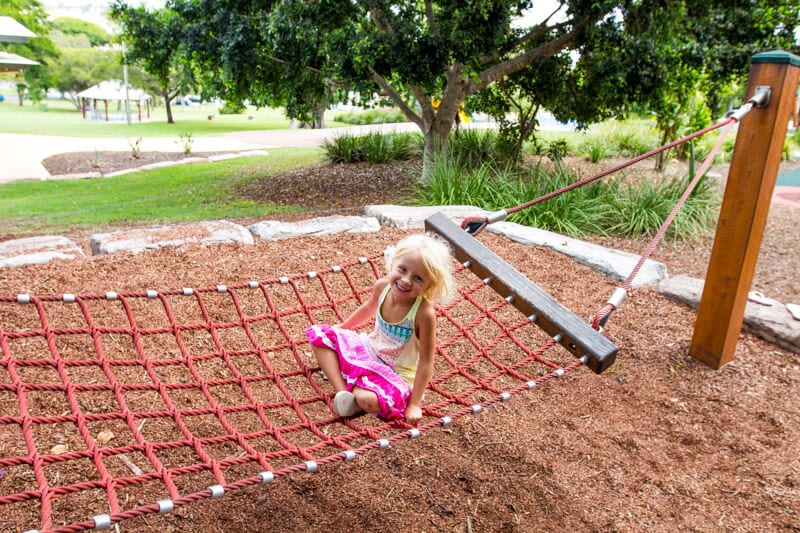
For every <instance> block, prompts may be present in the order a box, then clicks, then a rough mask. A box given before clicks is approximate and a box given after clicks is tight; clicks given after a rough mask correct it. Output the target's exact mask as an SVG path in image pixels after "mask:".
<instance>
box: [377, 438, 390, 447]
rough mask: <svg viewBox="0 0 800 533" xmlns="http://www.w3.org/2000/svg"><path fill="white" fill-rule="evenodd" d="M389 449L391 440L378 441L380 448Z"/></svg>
mask: <svg viewBox="0 0 800 533" xmlns="http://www.w3.org/2000/svg"><path fill="white" fill-rule="evenodd" d="M388 447H389V439H378V448H381V449H383V448H388Z"/></svg>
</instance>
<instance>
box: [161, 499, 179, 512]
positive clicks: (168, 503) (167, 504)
mask: <svg viewBox="0 0 800 533" xmlns="http://www.w3.org/2000/svg"><path fill="white" fill-rule="evenodd" d="M174 508H175V504H173V503H172V500H159V501H158V514H167V513H171V512H172V510H173V509H174Z"/></svg>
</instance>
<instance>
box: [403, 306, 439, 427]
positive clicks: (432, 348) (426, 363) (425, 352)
mask: <svg viewBox="0 0 800 533" xmlns="http://www.w3.org/2000/svg"><path fill="white" fill-rule="evenodd" d="M416 326H417V335H418V337H419V361H418V362H417V374H416V376H415V377H414V387H413V389H412V390H411V396H410V397H409V399H408V406H407V407H406V411H405V416H406V422H408V423H409V424H416V423H418V422H419V421H420V420H422V407H421V405H422V396H423V395H424V394H425V389H426V388H427V387H428V383H429V382H430V380H431V377H432V376H433V356H434V354H435V352H436V311H435V309H434V307H433V305H432V304H430V303H429V302H427V301H423V303H422V305H420V307H419V310H418V311H417V319H416Z"/></svg>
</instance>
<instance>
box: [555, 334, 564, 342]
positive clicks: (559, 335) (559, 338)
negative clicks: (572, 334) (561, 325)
mask: <svg viewBox="0 0 800 533" xmlns="http://www.w3.org/2000/svg"><path fill="white" fill-rule="evenodd" d="M563 338H564V336H563V335H561V333H559V334H558V335H556V336H555V337H553V340H554V341H556V342H561V340H562V339H563Z"/></svg>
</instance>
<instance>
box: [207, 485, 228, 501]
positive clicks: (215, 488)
mask: <svg viewBox="0 0 800 533" xmlns="http://www.w3.org/2000/svg"><path fill="white" fill-rule="evenodd" d="M208 490H210V491H211V499H212V500H213V499H214V498H219V497H220V496H222V495H223V494H225V488H224V487H223V486H222V485H211V486H210V487H208Z"/></svg>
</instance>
